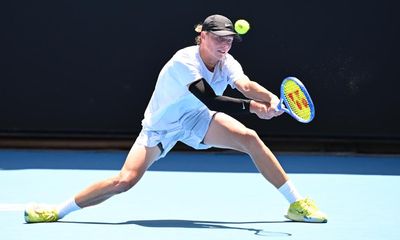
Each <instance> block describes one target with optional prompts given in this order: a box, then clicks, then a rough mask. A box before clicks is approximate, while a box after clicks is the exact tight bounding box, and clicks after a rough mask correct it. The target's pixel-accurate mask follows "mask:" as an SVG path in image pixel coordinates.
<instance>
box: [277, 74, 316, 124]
mask: <svg viewBox="0 0 400 240" xmlns="http://www.w3.org/2000/svg"><path fill="white" fill-rule="evenodd" d="M287 81H293V82H295V83H296V84H297V85H298V86H299V88H300V89H301V91H302V92H303V93H304V96H305V97H306V99H307V103H308V107H309V108H310V114H311V116H310V118H309V119H307V120H304V119H302V118H300V117H298V116H297V115H296V114H295V113H294V112H292V110H291V109H290V108H287V107H286V106H290V105H289V103H288V99H287V98H286V95H285V93H284V86H285V83H286V82H287ZM280 110H282V111H284V112H286V113H288V114H289V115H290V116H292V117H294V118H295V119H296V120H297V121H299V122H301V123H309V122H311V121H312V120H313V119H314V116H315V107H314V103H313V101H312V100H311V97H310V94H309V93H308V91H307V89H306V87H305V86H304V84H303V83H302V82H301V81H300V80H299V79H297V78H296V77H287V78H285V79H283V81H282V83H281V99H280V102H279V104H278V106H277V111H280Z"/></svg>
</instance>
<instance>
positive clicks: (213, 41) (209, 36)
mask: <svg viewBox="0 0 400 240" xmlns="http://www.w3.org/2000/svg"><path fill="white" fill-rule="evenodd" d="M203 40H204V41H203V42H202V44H204V45H205V47H206V49H207V50H208V51H207V52H208V53H209V54H210V55H211V56H212V57H213V58H215V59H216V60H221V59H222V58H223V57H224V56H225V55H226V54H227V53H228V52H229V50H230V49H231V47H232V43H233V36H218V35H215V34H214V33H211V32H206V33H205V36H204V39H203Z"/></svg>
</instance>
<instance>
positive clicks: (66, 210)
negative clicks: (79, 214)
mask: <svg viewBox="0 0 400 240" xmlns="http://www.w3.org/2000/svg"><path fill="white" fill-rule="evenodd" d="M79 209H81V208H80V207H79V206H78V205H77V204H76V202H75V198H71V199H68V200H67V201H65V202H64V203H62V204H60V205H59V206H58V217H59V218H60V219H61V218H63V217H65V216H66V215H67V214H70V213H71V212H73V211H76V210H79Z"/></svg>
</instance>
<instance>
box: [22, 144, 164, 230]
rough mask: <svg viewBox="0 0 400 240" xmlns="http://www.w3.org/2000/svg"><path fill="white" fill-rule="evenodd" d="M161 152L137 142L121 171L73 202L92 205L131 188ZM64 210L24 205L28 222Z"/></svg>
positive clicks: (78, 205) (57, 215) (52, 216)
mask: <svg viewBox="0 0 400 240" xmlns="http://www.w3.org/2000/svg"><path fill="white" fill-rule="evenodd" d="M160 153H161V150H160V148H159V147H158V146H155V147H145V146H143V145H139V144H136V143H135V144H134V145H133V147H132V149H131V150H130V152H129V154H128V156H127V158H126V161H125V163H124V166H123V167H122V169H121V171H120V172H119V174H118V175H116V176H114V177H111V178H108V179H105V180H102V181H99V182H97V183H94V184H93V185H91V186H89V187H87V188H86V189H84V190H83V191H81V192H80V193H78V194H77V195H76V196H75V197H74V198H73V199H72V201H73V202H72V203H71V204H72V205H75V208H84V207H88V206H93V205H96V204H99V203H101V202H103V201H105V200H107V199H108V198H110V197H112V196H114V195H116V194H119V193H122V192H125V191H127V190H129V189H130V188H131V187H133V186H134V185H135V184H136V183H137V182H138V181H139V180H140V178H141V177H142V176H143V174H144V173H145V171H146V170H147V169H148V168H149V167H150V165H151V164H152V163H153V162H154V161H155V160H156V159H157V158H158V157H159V155H160ZM71 204H69V205H71ZM61 210H62V209H60V207H59V206H57V205H55V206H52V205H43V204H32V205H30V206H28V207H27V208H26V209H25V221H26V222H27V223H37V222H54V221H57V220H58V219H60V218H62V217H64V216H65V215H66V214H68V213H69V212H68V211H62V212H63V214H62V216H61V215H60V211H61ZM75 210H76V209H75Z"/></svg>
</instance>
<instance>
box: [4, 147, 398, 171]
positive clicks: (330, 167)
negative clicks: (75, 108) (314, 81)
mask: <svg viewBox="0 0 400 240" xmlns="http://www.w3.org/2000/svg"><path fill="white" fill-rule="evenodd" d="M126 155H127V151H65V150H59V151H57V150H47V151H46V150H0V169H2V170H21V169H81V170H119V169H120V168H121V166H122V165H123V163H124V161H125V157H126ZM277 157H278V159H279V161H280V162H281V164H282V165H283V167H284V168H285V170H286V171H287V172H288V173H316V174H321V173H323V174H362V175H400V157H399V156H381V155H364V156H362V155H332V154H323V153H320V154H307V153H298V154H293V153H290V154H289V153H280V154H277ZM150 171H179V172H233V173H235V172H236V173H255V172H258V171H257V169H256V168H255V166H254V164H253V163H252V161H251V159H250V157H249V156H247V155H245V154H241V153H233V152H204V151H196V152H171V153H170V154H169V155H167V157H165V158H164V159H161V160H159V161H157V162H155V163H154V164H153V165H152V166H151V168H150Z"/></svg>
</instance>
